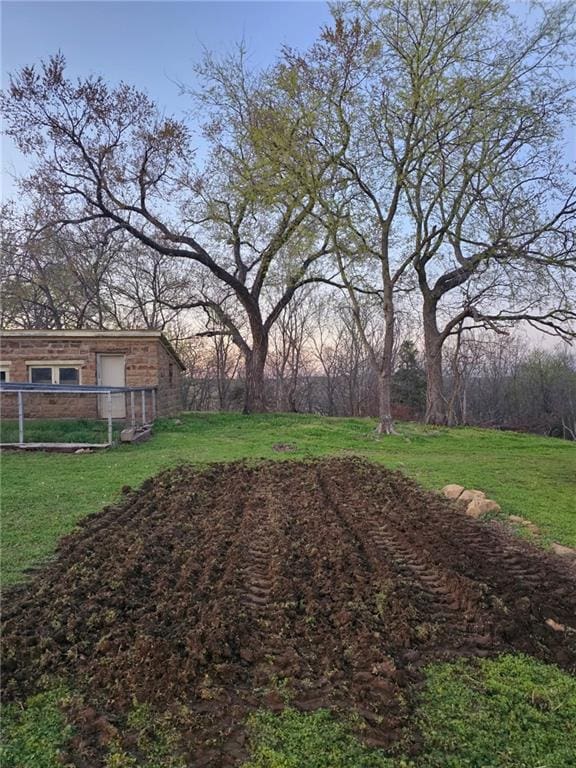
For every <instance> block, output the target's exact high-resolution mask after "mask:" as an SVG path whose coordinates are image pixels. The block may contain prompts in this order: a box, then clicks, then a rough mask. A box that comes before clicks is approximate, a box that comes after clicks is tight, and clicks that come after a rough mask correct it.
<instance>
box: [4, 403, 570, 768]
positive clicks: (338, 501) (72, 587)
mask: <svg viewBox="0 0 576 768" xmlns="http://www.w3.org/2000/svg"><path fill="white" fill-rule="evenodd" d="M399 432H400V434H399V435H397V436H394V437H386V438H381V439H378V438H376V437H375V435H374V433H373V423H372V422H371V421H369V420H362V419H326V418H321V417H311V416H298V415H294V416H292V415H269V416H252V417H244V416H241V415H237V414H188V415H185V416H183V417H182V418H181V419H178V420H173V419H169V420H165V421H163V422H161V423H159V424H158V425H157V429H156V433H155V435H154V437H153V439H152V440H151V441H150V442H149V443H144V444H141V445H134V446H123V447H121V448H119V449H117V450H113V451H108V452H105V453H92V454H80V455H76V454H65V455H58V454H47V453H46V454H44V453H38V454H15V453H7V454H4V455H3V456H2V485H3V488H2V496H3V528H4V530H3V563H2V566H3V569H4V582H3V583H4V584H10V583H13V582H16V581H18V580H21V579H22V578H23V575H24V571H25V569H26V568H29V567H31V566H38V565H41V564H42V563H45V565H44V566H42V567H41V569H40V570H38V571H37V572H36V573H35V574H34V575H32V576H31V577H30V578H32V579H33V581H32V591H30V590H28V589H26V588H24V589H21V588H17V589H16V590H11V591H10V592H9V593H8V595H7V599H6V600H5V623H6V639H5V642H6V647H7V652H6V650H5V653H4V659H5V664H6V672H5V680H7V681H8V682H7V683H6V682H5V690H6V694H7V696H8V697H9V698H10V697H11V698H13V699H14V700H15V701H20V702H24V701H25V702H26V705H25V707H24V709H22V708H20V707H18V706H16V705H14V704H8V706H7V710H6V712H7V714H6V723H7V727H6V732H7V734H8V736H7V737H6V743H5V746H4V753H3V758H4V761H5V762H4V763H3V764H5V765H7V766H22V767H23V768H28V767H29V768H32V766H34V768H44V767H46V768H52V766H56V765H59V764H60V763H58V754H59V753H60V754H61V756H62V755H63V756H64V758H65V760H68V762H69V764H70V765H80V764H81V763H79V762H77V760H78V759H79V757H78V756H79V755H84V758H83V759H85V760H87V761H88V762H87V763H84V764H88V765H94V766H96V765H101V766H105V768H128V767H133V766H148V767H149V768H152V767H153V766H154V768H181V767H183V766H185V765H195V766H196V765H199V766H200V765H206V766H217V765H244V766H245V768H292V767H294V768H296V767H297V766H310V768H324V767H326V768H340V767H341V768H357V767H358V768H360V766H362V768H364V767H365V766H366V767H368V766H386V768H402V767H406V766H414V767H415V768H440V766H442V768H445V767H446V766H448V768H460V766H464V765H466V766H470V767H471V768H519V767H520V766H526V768H537V766H538V767H539V768H568V766H571V765H573V764H574V760H575V759H576V730H575V728H576V725H575V724H576V683H575V681H574V678H573V677H572V675H571V674H570V673H573V672H574V668H575V664H576V640H575V635H574V633H573V631H572V630H571V629H570V625H571V624H573V621H571V617H572V616H573V615H574V612H575V611H576V606H575V605H574V604H573V603H574V599H575V598H574V589H573V575H572V576H571V575H570V573H569V570H568V568H567V567H566V566H565V564H564V563H562V562H561V561H559V559H557V558H552V557H550V556H549V555H548V554H546V552H545V549H544V548H545V547H546V545H547V543H548V542H549V541H557V542H560V543H563V544H567V545H572V546H574V545H575V544H576V505H575V504H574V497H575V492H576V471H575V469H576V457H575V453H574V446H573V445H571V444H569V443H565V442H561V441H558V440H553V439H544V438H537V437H532V436H527V435H518V434H511V433H499V432H492V431H486V430H475V429H464V428H462V429H439V428H434V429H431V428H424V427H421V426H418V425H413V424H403V425H401V426H400V428H399ZM325 457H332V458H330V459H329V460H327V459H326V458H325ZM357 457H362V460H360V459H359V458H357ZM322 458H325V460H323V461H320V462H314V463H311V460H312V459H322ZM259 459H266V460H274V461H268V462H267V463H264V464H262V463H260V462H257V461H256V460H259ZM365 459H366V460H368V461H369V462H375V463H376V464H378V465H379V466H378V467H373V466H372V465H371V464H370V463H368V462H367V461H365ZM238 460H244V461H242V462H241V463H238ZM214 461H219V462H222V461H226V462H236V463H234V464H230V465H228V466H226V467H223V466H218V467H215V466H207V465H208V464H209V463H210V462H214ZM279 461H281V462H282V463H278V462H279ZM287 461H289V462H290V463H285V462H287ZM190 462H192V463H193V464H194V465H195V466H196V467H197V469H192V468H191V467H189V466H188V467H187V466H182V465H183V464H184V463H190ZM390 469H392V470H395V469H399V470H401V471H402V472H403V473H404V474H405V475H408V476H409V477H410V478H413V479H414V480H416V481H418V483H420V484H421V485H422V486H425V487H427V488H429V489H432V490H434V489H436V490H438V489H440V488H441V487H442V486H443V485H445V484H447V483H449V482H457V483H461V484H462V485H465V486H467V487H475V488H480V489H482V490H484V491H486V493H487V494H488V495H489V496H490V497H492V498H494V499H496V500H497V501H498V502H499V503H500V504H501V506H502V510H503V513H502V515H501V516H500V518H501V519H502V520H505V518H506V516H508V515H511V514H516V515H521V516H523V517H525V518H527V519H529V520H531V521H533V522H534V523H536V524H537V525H538V526H539V528H540V530H541V535H540V536H538V537H537V539H536V541H535V542H533V543H535V544H536V545H537V546H538V547H540V549H538V548H534V547H533V546H531V545H530V544H529V543H526V542H523V541H522V540H521V539H520V538H519V537H518V536H517V534H515V533H514V532H513V530H512V529H507V528H506V527H505V526H504V527H502V524H501V523H500V522H499V521H498V520H497V521H495V522H494V523H489V524H487V525H486V524H483V523H477V522H475V521H470V520H469V519H468V518H465V517H463V516H460V515H458V514H457V513H455V512H453V511H452V510H450V509H449V508H448V507H447V506H446V504H445V502H444V501H442V500H441V499H440V498H439V497H437V496H435V495H432V494H426V493H425V492H422V491H421V490H419V489H418V487H417V486H415V485H414V483H413V482H412V481H410V480H406V479H404V478H403V477H402V476H401V475H399V474H396V473H391V472H390V471H389V470H390ZM198 470H201V471H198ZM159 473H161V474H160V475H159ZM152 476H158V477H157V478H156V479H155V480H154V481H147V482H145V483H144V485H143V486H142V489H141V490H140V491H138V490H135V489H138V487H139V486H141V485H142V483H143V482H144V481H145V480H147V478H150V477H152ZM106 505H112V506H111V507H110V508H109V509H108V510H107V511H104V512H103V513H101V514H100V515H98V516H94V517H92V518H89V519H87V520H86V521H85V522H84V523H83V524H82V526H81V527H80V529H79V530H78V532H77V533H75V534H74V535H73V536H71V537H69V538H67V539H65V540H64V541H63V543H62V544H61V545H60V548H59V553H58V557H57V558H56V559H53V558H51V557H50V556H51V554H52V553H53V551H54V548H55V545H56V542H57V540H58V539H59V537H61V536H62V535H64V534H67V533H69V532H70V531H72V530H73V529H74V527H75V525H76V523H77V522H78V521H79V520H80V519H81V518H83V517H85V516H87V515H89V514H90V513H92V512H97V511H98V510H100V509H101V508H102V507H103V506H106ZM484 525H485V527H482V526H484ZM549 618H550V619H553V620H554V621H555V623H556V624H557V626H561V627H563V629H561V630H558V629H556V630H554V629H550V628H549V627H547V626H546V624H545V619H549ZM39 628H40V629H39ZM6 674H7V676H6ZM183 691H187V692H188V693H187V694H186V696H188V698H186V696H184V698H182V692H183ZM223 713H226V716H224V714H223ZM183 745H184V746H183ZM191 745H193V747H192V746H191ZM191 750H192V751H191ZM194 750H196V752H194ZM192 753H194V758H191V757H190V756H191V755H192ZM190 759H193V762H189V760H190Z"/></svg>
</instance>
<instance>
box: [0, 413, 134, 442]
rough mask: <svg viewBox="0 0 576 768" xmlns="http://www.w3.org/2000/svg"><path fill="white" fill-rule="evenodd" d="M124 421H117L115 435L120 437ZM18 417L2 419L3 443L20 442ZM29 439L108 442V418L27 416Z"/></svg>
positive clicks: (1, 439) (39, 440)
mask: <svg viewBox="0 0 576 768" xmlns="http://www.w3.org/2000/svg"><path fill="white" fill-rule="evenodd" d="M123 426H124V424H123V423H120V422H113V427H112V435H113V438H114V439H115V440H117V439H118V438H119V435H120V430H121V429H122V428H123ZM18 441H19V437H18V421H17V420H15V419H3V420H2V421H1V422H0V443H17V442H18ZM24 442H25V443H107V442H108V422H107V421H105V420H103V419H70V420H69V421H68V420H67V421H48V420H45V419H26V420H25V422H24Z"/></svg>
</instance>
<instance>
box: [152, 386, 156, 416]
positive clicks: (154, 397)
mask: <svg viewBox="0 0 576 768" xmlns="http://www.w3.org/2000/svg"><path fill="white" fill-rule="evenodd" d="M152 421H153V422H154V421H156V390H155V389H153V390H152Z"/></svg>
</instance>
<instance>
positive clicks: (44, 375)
mask: <svg viewBox="0 0 576 768" xmlns="http://www.w3.org/2000/svg"><path fill="white" fill-rule="evenodd" d="M30 381H31V382H32V384H52V368H30Z"/></svg>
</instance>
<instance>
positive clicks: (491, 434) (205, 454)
mask: <svg viewBox="0 0 576 768" xmlns="http://www.w3.org/2000/svg"><path fill="white" fill-rule="evenodd" d="M61 424H62V422H60V423H58V425H55V429H56V430H58V429H61V428H62V427H61V426H60V425H61ZM64 424H65V426H64V428H65V429H66V430H71V429H72V425H73V422H65V423H64ZM374 426H375V422H374V421H373V420H370V419H337V418H326V417H319V416H307V415H282V414H280V415H273V414H270V415H261V416H243V415H241V414H234V413H230V414H217V413H202V414H200V413H198V414H186V415H184V416H182V417H181V419H180V420H174V419H166V420H163V421H160V422H158V424H157V426H156V429H155V434H154V436H153V438H152V440H150V441H149V442H147V443H142V444H138V445H126V446H122V447H119V448H117V449H114V450H108V451H104V452H95V453H89V454H56V453H47V452H46V453H45V452H39V453H26V454H24V453H14V452H6V453H4V454H3V455H2V457H1V466H0V469H1V481H2V519H3V532H2V544H3V557H2V583H3V584H10V583H13V582H14V581H17V580H19V579H21V578H22V574H23V571H24V570H25V569H26V568H28V567H30V566H32V565H34V564H37V563H39V562H41V561H42V560H44V559H45V558H46V557H48V556H49V555H50V554H51V553H52V552H53V551H54V547H55V544H56V542H57V540H58V538H59V537H60V536H62V535H63V534H65V533H67V532H69V531H70V530H72V529H73V528H74V525H75V524H76V522H77V521H78V520H79V519H80V518H81V517H84V516H85V515H87V514H90V513H91V512H96V511H98V510H99V509H101V508H102V506H104V505H105V504H108V503H111V502H112V501H114V500H115V499H116V498H117V497H118V495H119V493H120V489H121V488H122V486H123V485H131V486H138V485H139V484H140V483H142V481H143V480H145V479H146V478H147V477H150V476H151V475H154V474H156V473H157V472H159V471H160V470H162V469H165V468H168V467H171V466H175V465H176V464H180V463H182V462H184V461H190V462H197V463H206V462H211V461H231V460H234V459H242V458H247V459H259V458H274V459H277V460H289V459H291V458H296V459H308V458H313V457H318V456H326V455H334V454H357V455H361V456H365V457H366V458H368V459H370V460H372V461H376V462H379V463H382V464H385V465H386V466H388V467H391V468H393V469H400V470H402V471H403V472H405V473H407V474H408V475H410V476H412V477H413V478H415V479H416V480H418V482H420V483H421V484H422V485H424V486H426V487H428V488H435V489H440V488H442V486H443V485H445V484H447V483H450V482H452V483H454V482H457V483H460V484H462V485H465V486H467V487H473V488H480V489H482V490H484V491H485V492H486V493H487V494H488V495H489V496H490V497H492V498H494V499H496V501H498V502H499V504H500V505H501V506H502V510H503V512H504V513H505V514H507V515H511V514H514V515H521V516H523V517H526V518H527V519H529V520H532V521H533V522H534V523H536V524H537V525H538V526H540V528H541V530H542V533H543V535H544V537H545V539H548V540H552V539H553V540H556V541H559V542H561V543H563V544H567V545H572V546H575V545H576V504H575V502H574V499H575V497H576V450H575V446H574V444H571V443H568V442H564V441H561V440H557V439H554V438H544V437H535V436H531V435H521V434H514V433H510V432H507V433H504V432H496V431H492V430H482V429H470V428H456V429H443V428H442V429H441V428H427V427H424V426H422V425H416V424H401V425H400V426H399V431H400V434H399V435H394V436H389V437H382V438H377V437H376V436H375V434H374ZM60 434H61V433H60ZM68 434H70V433H68ZM278 443H284V444H286V443H288V444H291V445H293V446H294V450H293V451H292V452H289V453H278V452H276V451H274V445H276V444H278Z"/></svg>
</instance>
